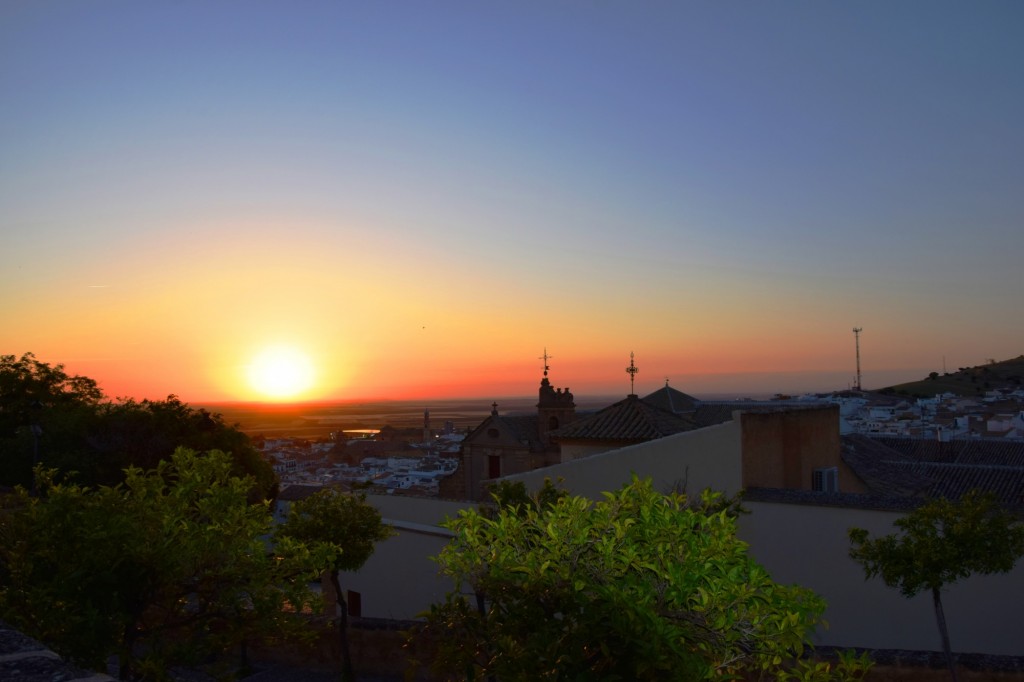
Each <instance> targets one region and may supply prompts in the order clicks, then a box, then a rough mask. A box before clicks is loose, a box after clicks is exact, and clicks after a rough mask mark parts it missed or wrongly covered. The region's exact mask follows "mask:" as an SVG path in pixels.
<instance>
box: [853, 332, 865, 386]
mask: <svg viewBox="0 0 1024 682" xmlns="http://www.w3.org/2000/svg"><path fill="white" fill-rule="evenodd" d="M862 331H864V329H863V328H862V327H854V328H853V339H854V343H855V344H856V346H857V383H856V385H855V386H854V388H855V389H857V390H858V391H859V390H860V333H861V332H862Z"/></svg>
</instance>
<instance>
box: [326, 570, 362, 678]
mask: <svg viewBox="0 0 1024 682" xmlns="http://www.w3.org/2000/svg"><path fill="white" fill-rule="evenodd" d="M338 573H339V571H336V570H332V571H330V574H331V585H332V586H333V587H334V597H335V599H336V600H337V602H338V609H339V611H340V614H339V616H338V643H339V644H340V645H341V680H342V682H354V680H355V679H356V677H355V672H354V671H353V670H352V654H351V652H350V651H349V647H348V603H347V602H346V601H345V597H344V596H342V593H341V581H340V580H339V578H338Z"/></svg>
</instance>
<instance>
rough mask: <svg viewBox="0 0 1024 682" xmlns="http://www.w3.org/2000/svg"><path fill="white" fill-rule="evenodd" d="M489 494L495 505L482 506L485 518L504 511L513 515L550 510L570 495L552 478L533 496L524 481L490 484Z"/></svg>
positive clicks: (547, 479)
mask: <svg viewBox="0 0 1024 682" xmlns="http://www.w3.org/2000/svg"><path fill="white" fill-rule="evenodd" d="M487 492H488V493H489V494H490V496H491V499H492V500H494V505H493V506H490V505H486V506H485V505H481V507H480V512H481V513H482V514H484V515H485V516H494V515H495V514H497V513H498V511H499V510H502V509H504V510H508V511H510V512H513V513H519V512H523V513H525V512H526V510H528V509H533V510H535V511H540V510H544V509H548V508H550V507H553V506H554V505H555V504H556V503H557V502H558V501H559V500H560V499H562V498H563V497H566V496H567V495H568V494H569V493H568V492H567V491H566V490H565V489H564V488H559V487H558V486H557V485H555V484H554V483H552V482H551V479H550V478H545V479H544V485H543V486H541V488H540V490H538V491H537V492H536V493H534V494H533V495H531V494H530V493H529V492H527V490H526V484H525V483H523V482H522V481H498V482H497V483H492V484H490V485H489V486H488V490H487Z"/></svg>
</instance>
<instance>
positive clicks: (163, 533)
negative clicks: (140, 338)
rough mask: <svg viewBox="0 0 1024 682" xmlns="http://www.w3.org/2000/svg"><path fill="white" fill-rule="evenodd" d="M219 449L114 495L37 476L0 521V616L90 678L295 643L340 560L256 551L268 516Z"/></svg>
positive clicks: (148, 475)
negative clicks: (257, 644)
mask: <svg viewBox="0 0 1024 682" xmlns="http://www.w3.org/2000/svg"><path fill="white" fill-rule="evenodd" d="M231 468H232V461H231V459H230V458H229V457H228V456H227V455H225V454H224V453H221V452H219V451H213V452H210V453H208V454H207V455H198V454H196V453H195V452H193V451H190V450H185V449H179V450H178V451H176V452H175V453H174V454H173V456H172V457H171V458H170V459H169V460H167V461H162V462H160V463H159V464H158V465H157V467H156V468H155V469H153V470H150V471H148V472H143V471H142V470H141V469H137V468H132V469H129V470H128V471H127V473H126V478H125V481H124V483H122V484H119V485H117V486H113V487H110V486H104V487H99V488H95V489H93V488H88V487H84V486H81V485H78V484H75V483H61V482H57V481H56V480H55V478H54V472H53V471H52V470H50V471H41V472H40V475H41V485H40V490H39V495H38V496H36V497H32V496H29V495H28V494H27V493H26V492H25V491H24V489H22V490H21V491H20V494H19V495H18V496H17V497H16V498H15V499H14V501H13V503H12V504H11V505H10V508H9V509H7V510H6V511H5V513H4V514H2V515H0V616H2V617H3V618H4V619H7V620H8V621H10V622H12V623H14V624H15V625H17V626H19V627H21V628H22V629H24V630H25V631H26V632H27V633H28V634H30V635H33V636H35V637H37V638H39V639H40V640H42V641H44V642H46V643H47V644H48V645H50V646H51V647H53V648H54V649H55V650H56V651H58V652H59V653H61V654H63V655H66V656H68V657H69V658H71V659H72V660H74V661H76V662H78V663H80V664H83V665H87V666H90V667H99V666H102V665H103V664H104V661H105V660H106V658H107V657H108V656H110V655H114V654H116V655H118V656H119V658H120V663H121V665H120V671H121V676H122V678H123V679H131V678H133V677H135V676H140V675H142V674H143V673H146V674H148V675H152V676H156V677H160V676H162V674H163V671H165V670H166V667H167V666H168V665H170V664H172V663H196V662H198V661H202V660H204V659H205V658H206V657H208V656H212V655H216V654H223V653H225V652H227V651H229V650H231V649H233V648H235V647H237V646H239V645H241V644H243V643H244V642H246V641H248V640H250V639H254V638H265V637H280V636H282V633H289V632H291V633H294V632H295V631H296V629H297V627H298V626H299V625H300V624H301V623H300V622H299V619H298V618H297V616H298V615H299V614H300V613H301V612H302V610H303V609H304V608H306V607H308V606H309V605H310V604H311V603H312V600H313V595H312V594H311V593H310V591H309V588H308V585H309V581H310V580H312V579H315V577H316V575H317V574H318V572H319V570H322V569H323V568H324V567H326V566H327V565H329V563H330V562H331V561H332V560H333V557H334V554H336V553H337V552H338V551H340V550H339V548H337V547H334V546H331V545H329V544H321V545H319V546H317V547H315V548H309V547H306V546H304V545H302V544H301V543H297V542H294V541H290V540H288V539H283V540H282V542H281V543H279V544H278V546H277V547H276V552H274V553H272V552H270V551H269V550H268V546H267V543H266V539H265V538H266V537H267V534H268V533H269V531H270V527H271V523H272V517H271V514H270V512H269V508H268V505H267V504H266V503H261V504H256V505H253V504H250V503H249V501H248V499H247V494H248V492H249V490H250V489H251V487H252V480H251V479H248V478H239V477H237V476H234V475H232V473H231Z"/></svg>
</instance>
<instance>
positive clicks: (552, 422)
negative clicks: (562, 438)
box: [548, 417, 558, 431]
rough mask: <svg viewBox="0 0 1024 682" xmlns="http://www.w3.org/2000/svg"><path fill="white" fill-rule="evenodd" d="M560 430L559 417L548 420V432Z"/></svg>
mask: <svg viewBox="0 0 1024 682" xmlns="http://www.w3.org/2000/svg"><path fill="white" fill-rule="evenodd" d="M557 428H558V417H552V418H551V419H548V430H550V431H554V430H555V429H557Z"/></svg>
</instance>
